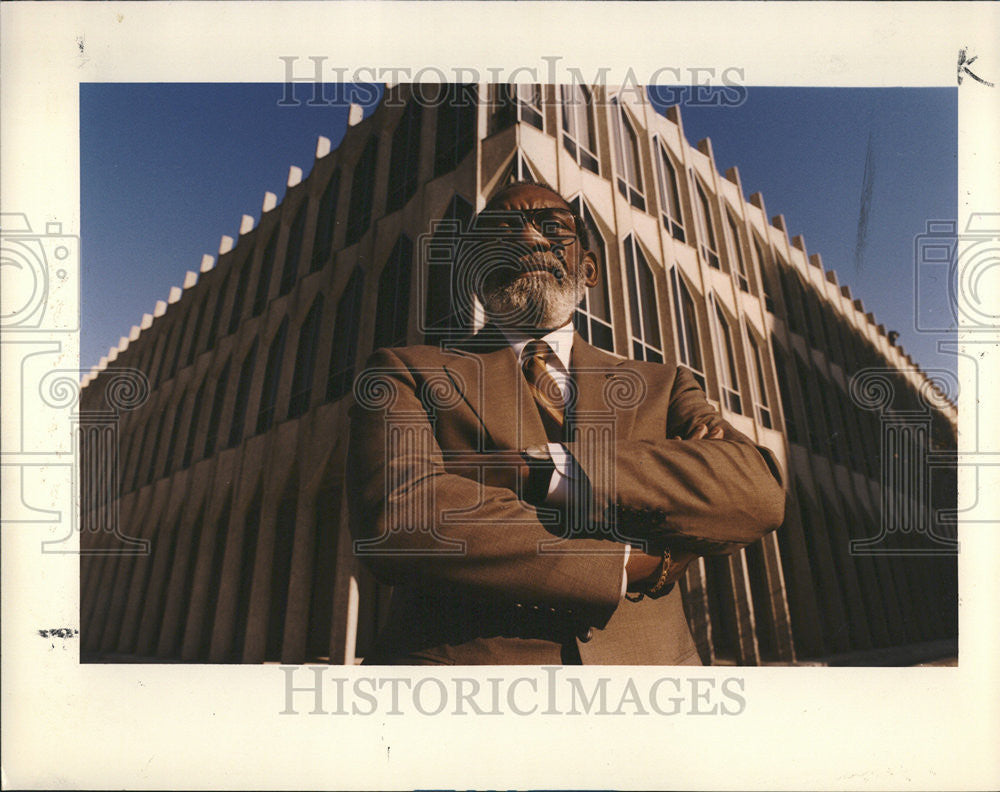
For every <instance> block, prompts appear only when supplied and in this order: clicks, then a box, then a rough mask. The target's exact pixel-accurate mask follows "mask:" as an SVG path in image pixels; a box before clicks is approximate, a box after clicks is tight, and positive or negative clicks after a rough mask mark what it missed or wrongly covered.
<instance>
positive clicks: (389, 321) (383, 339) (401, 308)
mask: <svg viewBox="0 0 1000 792" xmlns="http://www.w3.org/2000/svg"><path fill="white" fill-rule="evenodd" d="M412 265H413V243H412V242H410V240H409V238H408V237H405V236H400V237H399V239H397V240H396V244H395V245H393V247H392V252H391V253H390V254H389V260H388V261H387V262H386V264H385V267H383V268H382V275H381V277H380V278H379V282H378V313H377V314H376V315H375V334H374V340H373V342H372V346H373V347H374V348H375V349H377V348H379V347H390V346H400V345H402V344H405V343H406V327H407V324H408V323H409V320H410V280H411V277H410V274H411V269H412Z"/></svg>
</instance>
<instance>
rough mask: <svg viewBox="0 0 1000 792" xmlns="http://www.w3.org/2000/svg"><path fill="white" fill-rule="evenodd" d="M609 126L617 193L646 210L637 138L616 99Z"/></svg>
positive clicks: (612, 101)
mask: <svg viewBox="0 0 1000 792" xmlns="http://www.w3.org/2000/svg"><path fill="white" fill-rule="evenodd" d="M611 125H612V129H613V130H614V138H615V156H616V158H617V161H618V192H620V193H621V194H622V195H623V196H625V197H626V198H627V199H628V201H629V203H630V204H632V206H634V207H635V208H636V209H642V210H643V211H645V209H646V198H645V194H644V192H643V188H642V161H641V158H640V156H639V138H638V136H637V135H636V132H635V128H634V127H633V126H632V122H631V121H630V120H629V118H628V113H626V112H625V108H624V107H622V106H621V105H620V104H619V102H618V99H617V98H615V99H612V100H611Z"/></svg>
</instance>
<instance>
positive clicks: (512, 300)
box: [480, 253, 587, 328]
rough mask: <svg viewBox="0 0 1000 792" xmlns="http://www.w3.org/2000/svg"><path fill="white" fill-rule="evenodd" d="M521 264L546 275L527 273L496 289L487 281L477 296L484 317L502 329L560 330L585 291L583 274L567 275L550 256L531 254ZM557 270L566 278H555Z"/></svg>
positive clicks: (560, 265) (547, 254)
mask: <svg viewBox="0 0 1000 792" xmlns="http://www.w3.org/2000/svg"><path fill="white" fill-rule="evenodd" d="M522 264H523V265H524V266H526V267H528V266H532V267H543V268H544V269H546V270H547V272H540V271H539V272H526V273H525V274H523V275H521V276H519V277H516V278H514V279H512V280H507V281H506V282H502V283H500V284H499V285H496V286H493V285H492V284H490V283H489V282H488V279H487V283H485V284H484V286H483V293H482V294H481V295H480V299H481V300H482V303H483V308H484V309H485V311H486V315H487V316H488V317H489V318H490V320H491V321H493V323H494V324H497V325H500V326H501V327H538V328H551V327H562V326H563V325H564V324H566V323H567V322H568V321H569V320H570V319H571V318H572V317H573V311H574V310H575V309H576V306H577V305H579V304H580V300H582V299H583V295H584V294H585V293H586V291H587V285H586V284H585V283H584V281H583V278H584V275H583V273H582V272H578V273H577V274H576V276H575V277H574V276H572V275H570V274H569V273H568V272H567V270H566V267H565V266H564V265H563V263H562V261H561V260H560V259H559V258H558V257H556V256H554V255H553V254H552V253H531V254H529V255H528V256H526V257H525V258H524V259H522ZM556 271H560V272H563V273H565V277H563V279H562V280H559V279H558V278H556V277H554V275H553V274H552V273H553V272H556Z"/></svg>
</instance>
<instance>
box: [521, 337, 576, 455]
mask: <svg viewBox="0 0 1000 792" xmlns="http://www.w3.org/2000/svg"><path fill="white" fill-rule="evenodd" d="M555 356H556V355H555V352H553V351H552V347H550V346H549V345H548V344H547V343H546V342H545V341H542V340H541V339H535V340H534V341H529V342H528V344H527V346H525V348H524V352H523V354H522V357H521V368H522V370H523V371H524V378H525V379H526V380H527V381H528V388H529V390H530V391H531V395H532V396H534V397H535V403H536V404H537V405H538V412H539V414H540V415H541V416H542V423H543V424H544V425H545V434H546V436H547V437H548V439H549V441H550V442H560V441H561V440H562V439H563V425H564V424H565V422H566V405H565V400H564V399H563V394H562V391H561V390H560V389H559V383H558V382H556V380H555V378H554V377H553V376H552V375H551V374H550V373H549V371H548V368H547V367H546V363H547V362H548V361H549V360H552V359H553V358H555Z"/></svg>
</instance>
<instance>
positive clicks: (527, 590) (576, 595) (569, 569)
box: [347, 349, 625, 626]
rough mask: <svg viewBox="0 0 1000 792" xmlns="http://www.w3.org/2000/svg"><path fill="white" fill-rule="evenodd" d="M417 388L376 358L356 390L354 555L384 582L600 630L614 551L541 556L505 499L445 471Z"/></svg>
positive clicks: (539, 540)
mask: <svg viewBox="0 0 1000 792" xmlns="http://www.w3.org/2000/svg"><path fill="white" fill-rule="evenodd" d="M419 388H420V385H419V384H418V382H417V379H416V378H415V376H414V374H413V372H412V371H411V370H410V369H409V368H408V367H407V366H406V365H405V364H404V362H403V361H402V360H401V359H400V358H399V356H398V355H397V354H396V353H395V352H393V351H392V350H386V349H380V350H377V351H376V352H375V353H373V355H372V357H371V358H370V359H369V361H368V365H367V368H366V371H365V372H364V373H363V374H362V375H361V376H360V377H359V379H358V382H357V384H356V387H355V400H356V401H355V404H354V405H353V406H352V408H351V437H350V444H349V457H348V465H347V469H348V473H347V487H348V489H347V492H348V500H349V509H350V516H351V530H352V533H353V535H354V540H355V541H354V552H355V554H356V555H357V556H358V557H359V558H360V559H361V560H362V561H363V562H364V563H366V564H367V565H368V566H369V567H370V568H371V570H372V571H373V572H374V573H375V574H376V576H377V577H378V578H379V579H380V580H382V581H383V582H387V583H392V584H398V583H400V582H404V581H414V580H419V581H420V582H421V583H422V584H423V585H431V586H440V587H444V588H446V589H452V588H454V587H458V588H460V589H463V590H466V591H467V592H469V593H473V594H476V595H483V596H487V597H499V598H502V599H506V600H509V601H511V602H514V603H521V604H523V605H525V606H529V607H530V606H534V605H538V606H540V607H545V608H552V609H555V610H557V611H572V612H573V613H575V614H579V615H581V616H585V617H586V618H587V619H588V620H589V621H590V623H592V624H594V625H597V626H603V625H604V624H605V623H606V622H607V620H608V619H609V618H610V617H611V614H612V613H613V612H614V610H615V609H616V608H617V606H618V603H619V598H620V591H621V580H622V574H623V559H624V552H625V550H624V547H623V546H622V545H620V544H615V543H613V542H609V541H606V540H602V539H596V538H587V539H572V540H568V541H567V542H566V543H564V544H563V545H561V546H560V547H558V548H555V551H551V549H550V551H549V552H544V550H545V549H546V547H545V546H546V544H548V545H552V544H553V543H554V540H555V538H556V537H555V535H554V534H553V533H552V532H550V531H549V530H547V529H546V526H545V524H543V522H542V520H541V519H540V517H539V514H538V512H537V511H536V510H535V509H534V508H533V507H531V506H529V505H528V504H527V503H525V502H524V501H522V500H520V499H519V498H518V497H517V495H516V494H515V492H514V491H513V490H511V489H507V488H506V487H498V486H487V485H485V484H482V483H480V481H478V480H474V478H475V476H471V477H470V476H466V475H458V474H456V473H454V472H449V470H448V469H447V467H446V460H445V458H444V455H443V454H442V451H441V448H440V447H439V445H438V442H437V440H436V438H435V435H434V432H433V428H432V425H431V422H430V420H429V417H428V411H427V409H426V408H425V405H424V403H423V402H422V400H421V398H420V395H421V394H422V393H423V392H422V391H420V393H418V389H419ZM445 417H446V416H442V417H439V420H442V419H444V418H445Z"/></svg>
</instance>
